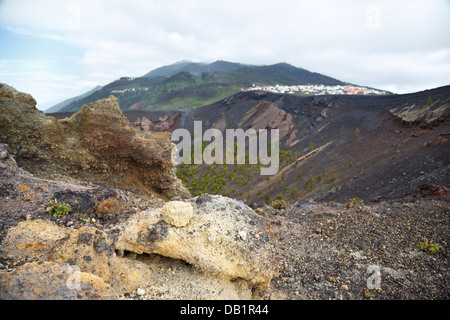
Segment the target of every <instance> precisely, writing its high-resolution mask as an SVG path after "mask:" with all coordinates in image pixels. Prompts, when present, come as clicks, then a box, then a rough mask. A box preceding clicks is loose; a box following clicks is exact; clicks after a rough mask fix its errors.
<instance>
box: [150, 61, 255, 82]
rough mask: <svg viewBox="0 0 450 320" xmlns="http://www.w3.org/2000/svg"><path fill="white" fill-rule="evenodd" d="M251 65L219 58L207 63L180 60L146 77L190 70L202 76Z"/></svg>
mask: <svg viewBox="0 0 450 320" xmlns="http://www.w3.org/2000/svg"><path fill="white" fill-rule="evenodd" d="M247 66H250V65H245V64H241V63H234V62H227V61H222V60H218V61H216V62H213V63H210V64H207V63H201V62H191V61H185V60H183V61H179V62H176V63H174V64H171V65H168V66H163V67H160V68H157V69H154V70H152V71H150V72H149V73H147V74H145V75H144V76H143V77H145V78H157V77H170V76H174V75H176V74H177V73H180V72H189V73H191V74H193V75H195V76H197V77H198V76H201V74H202V73H204V72H207V73H212V72H233V71H236V70H238V69H240V68H243V67H247Z"/></svg>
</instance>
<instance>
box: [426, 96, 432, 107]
mask: <svg viewBox="0 0 450 320" xmlns="http://www.w3.org/2000/svg"><path fill="white" fill-rule="evenodd" d="M432 104H433V99H431V96H429V97H428V100H427V106H431V105H432Z"/></svg>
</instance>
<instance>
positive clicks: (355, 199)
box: [347, 197, 364, 204]
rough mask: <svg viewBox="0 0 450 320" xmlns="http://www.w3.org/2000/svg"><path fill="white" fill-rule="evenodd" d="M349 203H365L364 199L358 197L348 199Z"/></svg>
mask: <svg viewBox="0 0 450 320" xmlns="http://www.w3.org/2000/svg"><path fill="white" fill-rule="evenodd" d="M347 203H351V204H363V203H364V201H363V200H362V199H360V198H358V197H355V198H350V199H347Z"/></svg>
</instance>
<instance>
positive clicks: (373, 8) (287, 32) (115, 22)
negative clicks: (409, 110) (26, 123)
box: [0, 0, 450, 97]
mask: <svg viewBox="0 0 450 320" xmlns="http://www.w3.org/2000/svg"><path fill="white" fill-rule="evenodd" d="M449 18H450V4H449V2H448V1H445V0H441V1H439V0H436V1H420V0H413V1H408V2H405V1H400V0H389V1H388V0H371V1H351V0H341V1H334V0H319V1H299V0H285V1H274V0H259V1H255V0H246V1H237V0H228V1H200V0H171V1H167V0H154V1H140V0H131V1H118V0H112V1H105V0H97V1H87V0H84V1H76V2H74V1H71V0H63V1H51V0H41V1H39V2H38V1H31V0H21V1H12V0H4V1H2V2H0V26H3V27H7V28H9V30H10V31H11V32H14V33H21V34H27V35H30V36H33V37H36V38H42V39H44V38H45V39H47V40H49V39H50V40H54V41H58V42H60V43H63V44H64V45H67V47H68V48H78V49H79V50H80V51H81V52H82V53H81V56H77V57H75V58H74V59H73V60H72V62H71V64H72V65H74V66H76V70H74V69H75V68H74V67H73V66H72V70H71V72H70V74H71V77H72V76H73V78H75V79H77V81H79V82H78V83H80V81H87V83H91V82H93V83H95V84H101V85H104V84H106V83H108V82H110V81H112V80H114V79H116V78H117V77H120V76H124V75H129V76H141V75H143V74H145V73H147V72H148V71H150V70H152V69H154V68H156V67H159V66H162V65H166V64H170V63H173V62H175V61H178V60H182V59H190V60H194V61H206V62H208V61H209V62H212V61H215V60H218V59H222V60H228V61H234V62H242V63H252V64H271V63H277V62H281V61H284V62H288V63H291V64H293V65H295V66H298V67H303V68H305V69H309V70H311V71H316V72H320V73H323V74H326V75H330V76H332V77H335V78H338V79H340V80H343V81H348V82H352V83H358V84H362V85H370V86H374V87H379V88H381V89H386V88H388V87H389V88H393V87H395V88H396V90H397V92H399V93H401V92H408V91H409V90H423V89H426V88H427V87H429V86H437V85H445V84H448V82H449V78H448V76H447V75H448V74H449V73H448V71H449V66H450V56H449V49H450V37H448V36H447V34H446V32H447V30H450V19H449ZM1 58H2V57H1V51H0V59H1ZM39 59H40V57H39V56H36V57H35V60H36V61H37V60H39ZM67 65H69V63H67ZM52 66H53V69H52ZM48 67H49V68H50V69H51V73H53V74H57V75H58V74H65V73H66V71H65V69H64V68H59V69H57V68H56V67H55V66H54V65H49V66H48ZM67 81H70V80H69V79H67ZM79 89H80V90H84V89H85V87H82V88H81V87H80V88H79ZM89 89H91V88H86V91H87V90H89ZM61 90H62V89H61ZM66 92H67V94H69V92H68V91H66ZM80 93H82V92H78V94H80ZM68 97H70V96H68Z"/></svg>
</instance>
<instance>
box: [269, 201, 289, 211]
mask: <svg viewBox="0 0 450 320" xmlns="http://www.w3.org/2000/svg"><path fill="white" fill-rule="evenodd" d="M286 206H287V202H286V201H284V200H283V199H277V200H275V201H272V208H274V209H277V210H281V209H284V208H286Z"/></svg>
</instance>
